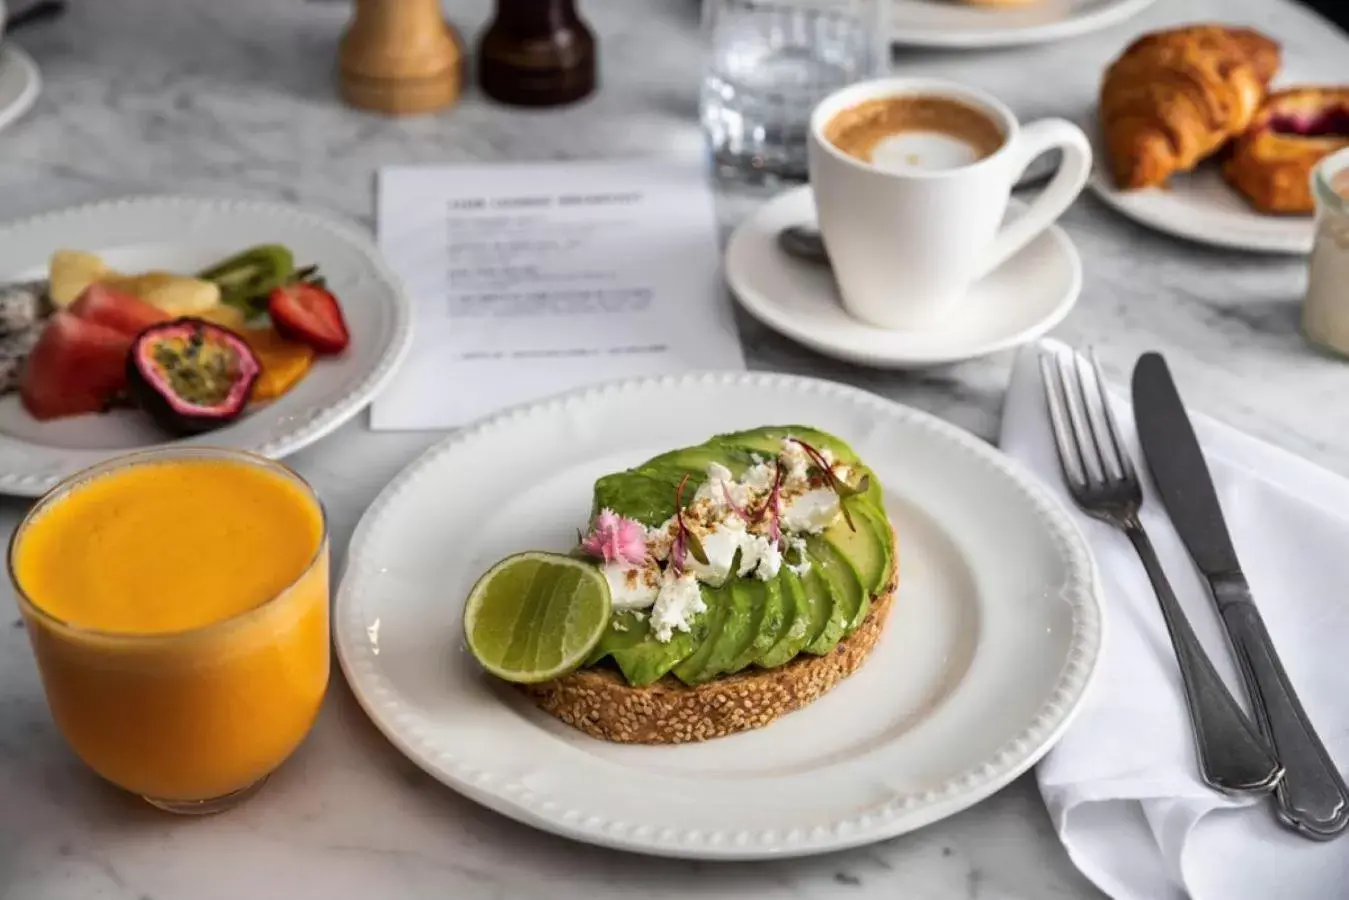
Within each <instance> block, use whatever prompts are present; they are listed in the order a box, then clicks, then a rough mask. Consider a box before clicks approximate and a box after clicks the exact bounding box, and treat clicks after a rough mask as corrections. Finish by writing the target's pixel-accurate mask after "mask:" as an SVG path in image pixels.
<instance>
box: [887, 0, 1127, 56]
mask: <svg viewBox="0 0 1349 900" xmlns="http://www.w3.org/2000/svg"><path fill="white" fill-rule="evenodd" d="M1152 3H1153V0H1026V2H1024V3H1015V4H1012V3H1003V4H998V3H988V2H986V3H977V2H969V0H894V2H893V4H892V6H891V10H890V36H891V38H892V39H893V40H895V41H896V42H898V43H901V44H910V45H914V46H920V47H952V48H967V49H973V48H979V47H1006V46H1011V45H1013V44H1038V43H1043V42H1045V41H1060V40H1063V39H1064V38H1070V37H1076V36H1077V35H1079V34H1086V33H1088V32H1091V31H1099V30H1100V29H1102V28H1109V27H1110V26H1111V25H1114V24H1116V23H1118V22H1123V21H1124V20H1125V19H1128V18H1130V17H1132V16H1135V15H1137V14H1138V13H1140V12H1142V11H1143V10H1144V9H1146V8H1147V7H1149V6H1151V5H1152Z"/></svg>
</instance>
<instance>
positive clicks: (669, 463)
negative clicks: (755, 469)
mask: <svg viewBox="0 0 1349 900" xmlns="http://www.w3.org/2000/svg"><path fill="white" fill-rule="evenodd" d="M710 463H720V464H721V465H723V466H725V467H726V468H728V469H730V470H731V474H733V475H736V476H739V475H740V474H741V473H742V472H744V471H745V470H746V469H748V468H749V467H750V465H751V464H752V460H751V459H750V456H749V451H748V450H742V449H739V448H736V447H725V446H722V445H720V444H714V443H711V442H707V443H702V444H698V445H696V446H693V447H681V448H680V449H678V450H671V451H670V452H669V453H662V454H661V455H660V456H654V457H652V458H651V459H649V460H647V461H646V462H644V463H642V464H641V465H640V466H638V467H637V471H638V472H643V473H645V472H648V471H671V470H674V471H679V472H687V473H689V475H690V476H694V477H697V478H698V480H699V482H700V483H701V482H702V481H704V480H706V478H707V467H708V465H709V464H710ZM691 480H692V478H690V481H691Z"/></svg>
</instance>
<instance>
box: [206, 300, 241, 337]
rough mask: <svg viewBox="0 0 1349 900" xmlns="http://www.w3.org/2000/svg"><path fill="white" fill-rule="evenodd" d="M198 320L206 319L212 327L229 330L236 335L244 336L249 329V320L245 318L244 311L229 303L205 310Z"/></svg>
mask: <svg viewBox="0 0 1349 900" xmlns="http://www.w3.org/2000/svg"><path fill="white" fill-rule="evenodd" d="M198 318H200V319H205V320H206V321H207V322H210V323H211V324H212V325H219V326H220V327H221V328H228V329H229V330H230V331H233V332H234V333H235V334H243V333H244V329H245V328H247V327H248V319H247V318H246V317H245V316H244V314H243V311H242V310H240V309H239V307H237V306H230V305H229V304H228V303H221V304H220V305H219V306H214V307H212V308H211V309H207V310H203V311H202V312H201V313H200V314H199V315H198Z"/></svg>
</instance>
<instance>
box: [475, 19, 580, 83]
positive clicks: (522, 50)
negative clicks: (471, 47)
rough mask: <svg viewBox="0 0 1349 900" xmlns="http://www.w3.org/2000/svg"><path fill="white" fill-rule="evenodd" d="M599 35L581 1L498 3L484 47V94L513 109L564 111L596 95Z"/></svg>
mask: <svg viewBox="0 0 1349 900" xmlns="http://www.w3.org/2000/svg"><path fill="white" fill-rule="evenodd" d="M595 68H596V66H595V35H594V34H593V33H592V32H591V31H590V28H589V27H588V26H587V25H586V23H585V22H584V21H583V20H582V19H581V16H580V15H579V14H578V13H577V12H576V0H496V17H495V18H494V19H493V20H492V24H491V25H489V26H488V27H487V30H486V31H484V32H483V35H482V38H481V39H480V40H479V42H478V83H479V85H480V86H481V87H482V90H483V93H485V94H486V95H487V96H489V97H491V98H492V99H494V100H498V101H500V102H502V103H508V104H511V105H513V106H561V105H562V104H566V103H574V102H576V101H577V100H581V99H582V98H584V97H586V96H588V95H589V94H590V93H591V92H592V91H593V90H595Z"/></svg>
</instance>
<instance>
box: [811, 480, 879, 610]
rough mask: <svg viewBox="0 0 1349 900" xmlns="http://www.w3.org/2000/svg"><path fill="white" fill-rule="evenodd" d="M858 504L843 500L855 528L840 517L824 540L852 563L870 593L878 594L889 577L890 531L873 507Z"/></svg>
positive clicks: (853, 501) (824, 536) (855, 499)
mask: <svg viewBox="0 0 1349 900" xmlns="http://www.w3.org/2000/svg"><path fill="white" fill-rule="evenodd" d="M859 501H860V498H857V497H847V498H844V500H843V503H844V504H845V506H846V507H847V510H848V513H849V514H850V515H851V516H852V523H853V527H849V526H848V520H847V519H845V518H843V517H842V516H840V517H839V519H838V521H837V522H835V523H834V524H833V525H831V526H829V528H828V529H827V530H826V531H825V532H824V534H823V535H821V537H823V538H824V539H825V541H827V542H828V543H829V544H831V545H832V546H833V548H834V549H835V550H837V551H838V552H839V553H841V554H843V556H844V557H845V558H846V559H847V560H848V562H850V563H852V566H853V568H854V569H855V570H856V571H857V576H858V579H859V580H860V581H861V582H862V587H863V588H865V589H866V591H867V593H868V594H876V593H879V592H880V590H881V588H883V587H885V582H886V581H888V580H889V577H890V544H889V542H888V540H887V539H888V536H889V529H888V528H886V527H885V526H883V525H882V524H880V522H879V521H878V520H879V519H880V514H879V513H877V512H876V511H875V510H874V509H872V508H871V506H870V504H867V503H863V502H859Z"/></svg>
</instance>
